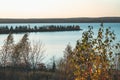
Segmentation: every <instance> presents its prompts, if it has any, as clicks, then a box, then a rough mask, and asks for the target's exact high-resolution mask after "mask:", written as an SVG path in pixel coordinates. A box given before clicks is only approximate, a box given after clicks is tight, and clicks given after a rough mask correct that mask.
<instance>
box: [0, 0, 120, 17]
mask: <svg viewBox="0 0 120 80" xmlns="http://www.w3.org/2000/svg"><path fill="white" fill-rule="evenodd" d="M109 16H112V17H116V16H117V17H120V0H0V18H72V17H109Z"/></svg>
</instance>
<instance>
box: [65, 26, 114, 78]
mask: <svg viewBox="0 0 120 80" xmlns="http://www.w3.org/2000/svg"><path fill="white" fill-rule="evenodd" d="M92 29H93V27H91V26H89V27H88V31H84V32H83V34H82V38H81V40H78V41H77V44H76V47H75V48H74V50H73V51H70V52H68V51H67V52H68V53H69V54H70V53H71V52H72V54H70V55H67V58H66V60H65V61H71V62H70V63H69V62H67V63H65V64H68V63H69V65H71V66H73V68H74V69H73V68H71V69H72V70H73V72H70V73H69V75H70V74H74V75H73V76H72V77H73V78H74V80H110V79H111V76H110V75H111V73H110V70H111V69H112V63H113V61H112V60H113V57H112V54H113V51H112V45H113V41H114V40H115V34H114V32H112V31H111V30H110V28H107V29H105V30H104V27H103V25H101V27H100V28H99V30H98V34H97V37H95V36H94V32H93V31H92ZM68 53H66V54H68Z"/></svg>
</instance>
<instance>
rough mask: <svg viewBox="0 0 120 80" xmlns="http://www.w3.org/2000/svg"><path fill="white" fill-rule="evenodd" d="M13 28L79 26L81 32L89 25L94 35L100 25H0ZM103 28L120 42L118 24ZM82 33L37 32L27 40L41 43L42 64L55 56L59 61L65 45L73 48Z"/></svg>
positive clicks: (0, 42) (1, 38)
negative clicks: (24, 26)
mask: <svg viewBox="0 0 120 80" xmlns="http://www.w3.org/2000/svg"><path fill="white" fill-rule="evenodd" d="M6 25H7V26H8V27H11V26H13V27H14V28H15V27H16V26H19V25H27V26H28V25H30V27H34V26H35V25H36V26H45V25H65V26H66V25H79V26H80V27H81V29H83V31H86V30H87V29H88V26H89V25H91V26H93V27H94V29H93V31H94V33H95V35H96V34H97V31H98V28H99V27H100V23H24V24H21V23H18V24H0V26H6ZM104 27H105V28H108V27H111V29H112V30H113V31H114V32H115V34H116V37H117V39H116V42H118V41H120V36H119V35H120V23H104ZM83 31H71V32H37V33H29V39H30V40H31V42H32V41H39V40H40V41H41V42H42V44H43V45H44V49H45V50H46V51H45V53H44V56H45V59H44V61H43V62H49V60H50V59H51V58H52V57H53V56H55V58H56V59H60V58H61V57H63V55H64V52H63V51H64V50H65V48H66V46H67V44H71V45H72V47H73V48H74V46H75V44H76V41H77V40H78V39H81V36H82V32H83ZM23 35H24V34H14V41H15V43H17V42H18V41H19V40H20V39H21V38H22V36H23ZM6 37H7V34H1V35H0V46H1V45H3V42H4V40H5V39H6Z"/></svg>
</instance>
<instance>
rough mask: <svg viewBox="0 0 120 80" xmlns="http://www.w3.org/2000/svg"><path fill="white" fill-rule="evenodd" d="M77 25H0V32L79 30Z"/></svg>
mask: <svg viewBox="0 0 120 80" xmlns="http://www.w3.org/2000/svg"><path fill="white" fill-rule="evenodd" d="M79 30H81V29H80V26H79V25H76V26H75V25H73V26H61V25H58V26H56V25H49V26H42V27H38V26H34V27H33V28H32V27H30V25H28V26H16V27H15V28H13V26H11V27H8V26H0V34H8V33H10V32H11V33H25V32H53V31H79Z"/></svg>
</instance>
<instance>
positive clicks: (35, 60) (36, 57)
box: [29, 41, 45, 69]
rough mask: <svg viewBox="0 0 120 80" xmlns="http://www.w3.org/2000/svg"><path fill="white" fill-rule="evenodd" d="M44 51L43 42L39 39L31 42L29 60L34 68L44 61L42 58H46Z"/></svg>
mask: <svg viewBox="0 0 120 80" xmlns="http://www.w3.org/2000/svg"><path fill="white" fill-rule="evenodd" d="M44 52H45V50H44V46H43V44H42V42H40V41H38V42H33V43H32V44H31V50H30V56H29V61H30V64H31V66H32V69H35V68H36V67H37V65H38V64H41V63H42V60H43V59H44V55H43V54H44Z"/></svg>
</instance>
